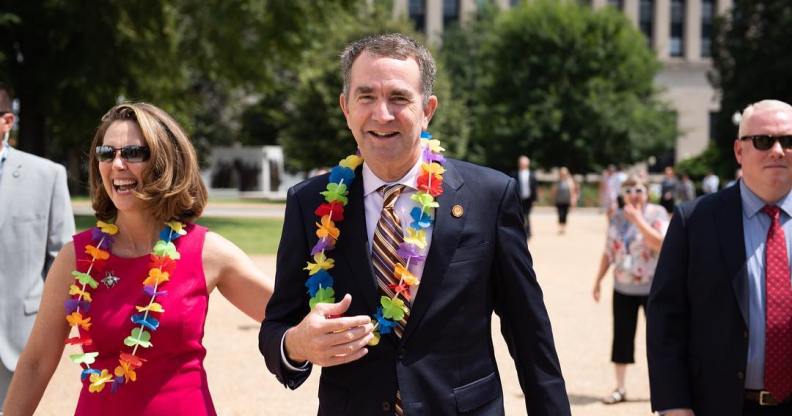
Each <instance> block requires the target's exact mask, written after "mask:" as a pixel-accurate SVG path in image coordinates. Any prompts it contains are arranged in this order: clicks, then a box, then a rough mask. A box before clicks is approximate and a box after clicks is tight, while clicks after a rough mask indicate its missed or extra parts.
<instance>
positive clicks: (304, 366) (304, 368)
mask: <svg viewBox="0 0 792 416" xmlns="http://www.w3.org/2000/svg"><path fill="white" fill-rule="evenodd" d="M285 342H286V333H285V332H284V333H283V338H281V343H280V353H281V361H282V362H283V365H285V366H286V368H288V369H289V370H290V371H299V372H303V371H308V366H309V365H311V363H310V362H308V361H305V362H304V363H303V364H302V365H300V366H299V367H295V366H294V365H293V364H292V362H291V361H290V360H289V359H288V358H286V349H285V348H284V346H283V345H284V343H285Z"/></svg>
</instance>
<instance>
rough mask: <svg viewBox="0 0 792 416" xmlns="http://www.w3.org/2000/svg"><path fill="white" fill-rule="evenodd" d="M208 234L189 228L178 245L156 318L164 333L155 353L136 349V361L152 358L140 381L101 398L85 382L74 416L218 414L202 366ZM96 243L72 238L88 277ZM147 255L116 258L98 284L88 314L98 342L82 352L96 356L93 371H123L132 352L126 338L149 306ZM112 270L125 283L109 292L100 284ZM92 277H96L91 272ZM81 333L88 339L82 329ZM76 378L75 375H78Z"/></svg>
mask: <svg viewBox="0 0 792 416" xmlns="http://www.w3.org/2000/svg"><path fill="white" fill-rule="evenodd" d="M206 231H207V230H206V228H204V227H201V226H197V225H194V224H188V225H187V234H186V235H184V236H182V237H180V238H178V239H176V240H174V244H175V245H176V249H177V250H178V251H179V254H180V255H181V259H180V260H178V261H177V262H176V267H175V269H174V271H173V275H171V276H170V280H169V281H168V282H166V283H165V284H164V285H163V286H162V290H167V291H168V294H167V295H166V296H162V297H157V302H158V303H160V304H161V305H162V307H163V309H164V310H165V312H164V313H162V314H156V315H158V316H157V318H159V320H160V325H159V328H158V329H157V330H156V331H149V332H151V340H150V341H151V343H152V344H153V346H152V347H150V348H138V350H137V353H136V355H137V356H139V357H140V358H143V359H145V360H146V362H145V363H144V364H143V366H142V367H141V368H138V369H137V370H136V373H137V381H134V382H133V381H129V382H127V383H125V384H123V385H121V386H120V387H119V388H118V390H117V391H116V392H115V393H113V392H111V383H108V384H106V385H105V388H104V390H102V391H101V392H98V393H91V392H89V391H88V384H89V381H88V380H87V379H86V380H85V381H84V382H83V388H82V390H81V392H80V400H79V402H78V403H77V410H76V411H75V414H76V415H90V416H93V415H103V416H104V415H119V416H121V415H130V416H132V415H135V416H137V415H147V416H156V415H167V416H173V415H191V416H202V415H215V414H216V413H215V410H214V405H213V404H212V398H211V396H210V395H209V388H208V382H207V379H206V372H205V371H204V368H203V360H204V357H205V356H206V349H205V348H204V347H203V345H202V344H201V340H202V339H203V335H204V322H205V321H206V312H207V306H208V300H209V295H208V293H207V290H206V279H205V277H204V271H203V262H202V251H203V243H204V237H205V236H206ZM90 243H91V230H88V231H84V232H82V233H79V234H77V235H75V236H74V247H75V252H76V254H77V270H79V271H83V272H84V271H85V270H86V269H87V263H86V262H84V261H82V260H88V261H90V256H89V255H88V254H85V253H84V247H85V245H86V244H90ZM149 259H150V258H149V256H148V255H146V256H143V257H136V258H122V257H117V256H114V255H112V254H111V255H110V259H109V260H108V261H107V262H106V263H105V264H106V267H105V268H104V269H105V270H104V272H102V274H101V275H97V276H94V278H95V279H96V280H97V281H100V283H99V286H98V287H97V288H96V289H92V290H91V294H92V296H93V302H92V303H91V309H90V311H89V313H87V316H90V317H91V322H92V324H93V325H92V326H91V329H90V336H91V338H92V339H93V344H92V345H88V346H84V350H85V352H91V351H98V352H99V357H98V358H97V360H96V363H94V364H92V365H91V367H92V368H96V369H107V370H108V371H109V372H110V373H113V370H114V369H115V368H116V367H117V366H118V356H119V353H120V352H126V353H131V351H132V349H131V348H130V347H127V346H126V345H124V338H126V337H127V336H129V334H130V331H131V330H132V328H135V327H137V326H138V325H135V324H133V323H132V321H131V317H132V315H133V314H135V313H136V311H135V309H134V308H135V305H146V304H147V302H148V300H149V299H150V297H149V296H148V295H146V294H145V293H144V292H143V280H144V279H145V278H146V276H147V274H148V270H149ZM108 272H111V273H112V274H113V275H114V276H117V277H118V278H119V280H118V282H117V283H116V284H115V285H114V286H112V287H107V285H105V284H104V283H102V282H101V279H102V278H103V277H104V275H106V274H107V273H108ZM92 275H94V273H92ZM80 335H85V333H84V332H83V331H82V329H81V330H80ZM75 377H77V374H75Z"/></svg>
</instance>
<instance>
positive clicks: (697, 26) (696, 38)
mask: <svg viewBox="0 0 792 416" xmlns="http://www.w3.org/2000/svg"><path fill="white" fill-rule="evenodd" d="M684 35H685V40H684V42H685V60H687V61H700V60H701V1H698V0H687V1H686V2H685V34H684Z"/></svg>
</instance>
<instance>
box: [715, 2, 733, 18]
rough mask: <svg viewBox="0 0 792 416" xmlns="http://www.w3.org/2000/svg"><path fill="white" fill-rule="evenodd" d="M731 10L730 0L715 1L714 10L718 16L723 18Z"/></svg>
mask: <svg viewBox="0 0 792 416" xmlns="http://www.w3.org/2000/svg"><path fill="white" fill-rule="evenodd" d="M731 8H732V0H717V1H716V2H715V10H716V11H717V12H718V16H723V15H725V14H727V13H729V12H730V11H731Z"/></svg>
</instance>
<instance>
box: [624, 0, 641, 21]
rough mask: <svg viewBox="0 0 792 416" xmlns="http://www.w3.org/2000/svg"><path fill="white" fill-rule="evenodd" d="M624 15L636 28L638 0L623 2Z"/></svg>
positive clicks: (625, 0)
mask: <svg viewBox="0 0 792 416" xmlns="http://www.w3.org/2000/svg"><path fill="white" fill-rule="evenodd" d="M624 14H625V15H626V16H627V18H628V19H630V21H631V22H632V24H633V26H635V27H638V0H624Z"/></svg>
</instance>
